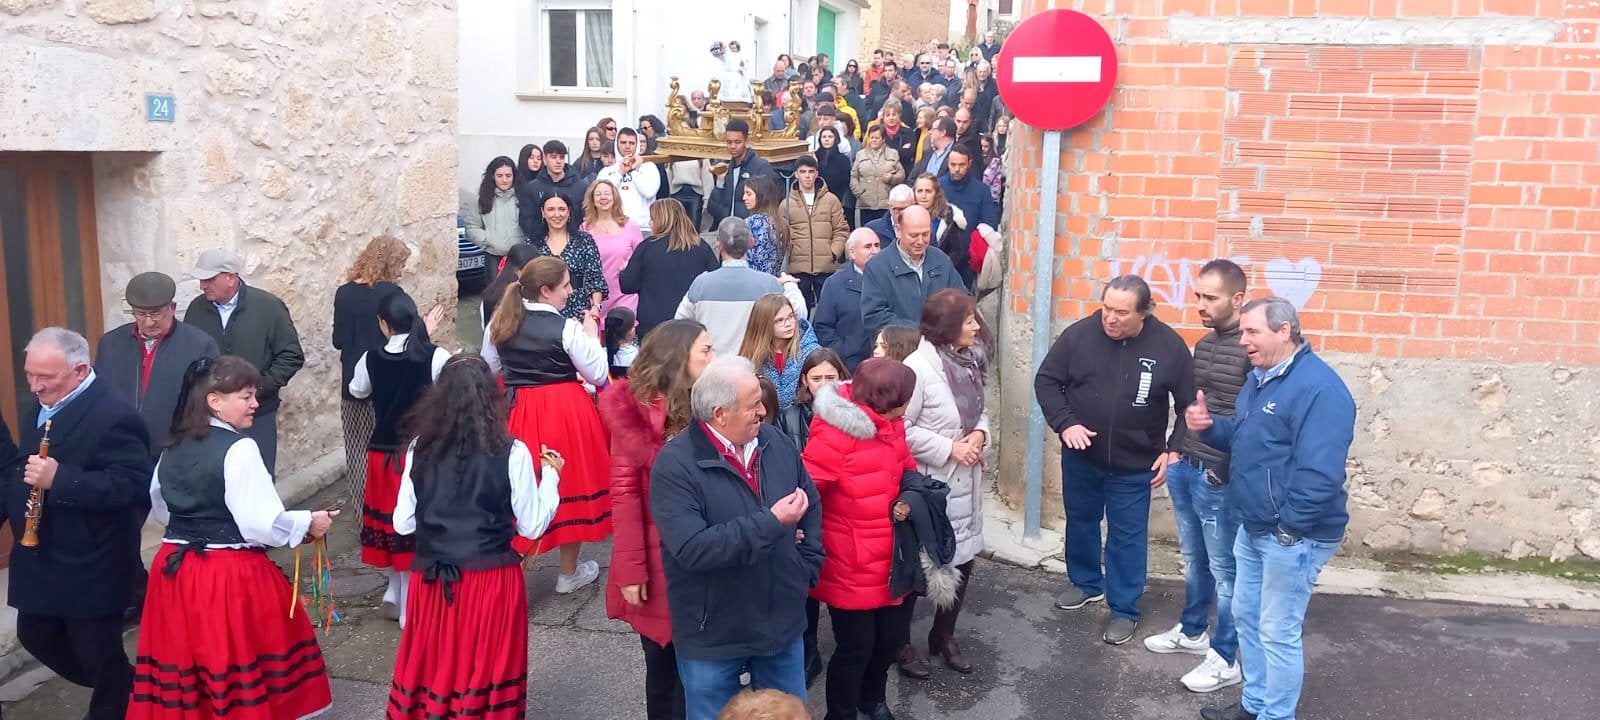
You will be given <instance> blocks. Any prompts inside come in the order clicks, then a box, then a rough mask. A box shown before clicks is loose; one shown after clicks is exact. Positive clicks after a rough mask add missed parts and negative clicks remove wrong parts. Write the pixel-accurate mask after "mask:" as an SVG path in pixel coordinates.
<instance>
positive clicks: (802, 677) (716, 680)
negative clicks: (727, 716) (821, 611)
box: [678, 635, 806, 720]
mask: <svg viewBox="0 0 1600 720" xmlns="http://www.w3.org/2000/svg"><path fill="white" fill-rule="evenodd" d="M746 667H748V668H749V669H750V686H751V687H753V688H756V689H758V690H761V689H766V688H771V689H773V690H782V691H783V692H786V693H789V694H790V695H794V696H795V697H798V698H800V699H801V700H804V699H805V697H806V652H805V643H803V642H801V640H800V636H798V635H797V636H795V638H794V641H793V642H791V643H789V645H788V647H786V648H784V649H783V650H781V651H779V652H778V653H777V654H776V655H764V656H759V657H736V658H726V659H722V660H691V659H689V658H686V657H684V656H683V653H681V652H680V653H678V679H679V680H680V681H682V682H683V699H684V705H685V706H686V708H687V710H688V720H716V718H717V714H718V713H721V712H722V706H724V705H727V704H728V701H729V700H731V699H733V696H734V695H735V694H736V693H738V692H739V673H741V672H743V671H744V669H745V668H746Z"/></svg>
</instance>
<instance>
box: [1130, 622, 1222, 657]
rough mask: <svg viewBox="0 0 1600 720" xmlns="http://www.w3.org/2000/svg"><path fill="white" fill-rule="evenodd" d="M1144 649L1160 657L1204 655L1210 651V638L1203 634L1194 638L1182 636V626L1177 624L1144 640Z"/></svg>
mask: <svg viewBox="0 0 1600 720" xmlns="http://www.w3.org/2000/svg"><path fill="white" fill-rule="evenodd" d="M1144 647H1145V649H1146V650H1149V651H1150V652H1153V653H1161V654H1162V655H1168V654H1171V653H1188V654H1190V655H1204V654H1206V652H1207V651H1209V650H1210V649H1211V637H1210V636H1209V635H1206V634H1205V633H1203V632H1202V633H1200V637H1196V638H1191V637H1189V636H1187V635H1184V634H1183V624H1182V623H1179V624H1177V625H1173V626H1172V629H1171V630H1168V631H1166V632H1164V633H1161V634H1159V635H1151V636H1150V637H1147V638H1145V639H1144Z"/></svg>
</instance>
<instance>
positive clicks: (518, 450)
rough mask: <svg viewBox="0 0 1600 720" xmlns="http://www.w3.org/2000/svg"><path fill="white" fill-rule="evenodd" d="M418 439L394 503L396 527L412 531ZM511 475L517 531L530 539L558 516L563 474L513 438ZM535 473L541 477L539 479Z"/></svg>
mask: <svg viewBox="0 0 1600 720" xmlns="http://www.w3.org/2000/svg"><path fill="white" fill-rule="evenodd" d="M416 449H417V441H415V440H412V441H411V446H410V447H407V448H406V462H405V469H404V470H402V471H401V473H400V498H399V501H398V502H396V503H395V506H394V531H395V532H397V533H399V534H401V535H410V534H412V533H414V532H416V531H417V486H416V485H415V484H414V483H412V481H411V465H412V454H413V453H414V452H416ZM506 471H507V472H508V473H510V475H511V511H512V513H513V514H515V515H516V516H517V534H518V535H521V536H523V537H525V538H528V539H529V540H534V539H537V538H538V537H539V536H540V535H543V534H544V531H545V528H548V527H549V526H550V521H551V520H553V519H555V516H556V506H557V505H560V504H561V491H560V488H559V483H560V482H561V477H560V475H559V474H558V473H556V470H555V468H552V467H550V466H549V465H545V464H544V463H539V464H538V465H537V467H536V466H535V464H534V459H533V453H531V452H528V446H527V445H524V444H522V441H521V440H512V441H511V459H510V461H509V462H507V463H506ZM535 477H537V478H538V479H537V480H535Z"/></svg>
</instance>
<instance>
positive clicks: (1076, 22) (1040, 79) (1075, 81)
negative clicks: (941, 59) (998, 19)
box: [995, 10, 1117, 130]
mask: <svg viewBox="0 0 1600 720" xmlns="http://www.w3.org/2000/svg"><path fill="white" fill-rule="evenodd" d="M995 79H996V80H997V81H998V83H999V87H1000V98H1001V99H1002V100H1004V101H1005V103H1006V107H1007V108H1008V109H1010V110H1011V113H1012V114H1013V115H1016V116H1017V118H1018V119H1020V120H1022V121H1023V122H1025V123H1027V124H1029V125H1032V126H1034V127H1036V128H1040V129H1043V130H1066V129H1069V128H1074V127H1077V126H1079V125H1082V124H1083V123H1084V122H1085V121H1087V120H1088V119H1089V118H1092V117H1094V116H1095V114H1096V113H1099V112H1100V108H1102V107H1105V104H1106V102H1107V101H1108V100H1110V99H1111V91H1112V89H1113V88H1115V87H1116V84H1117V48H1116V46H1115V45H1114V44H1112V42H1111V36H1110V35H1108V34H1106V31H1105V28H1103V27H1100V23H1098V22H1096V21H1095V19H1094V18H1092V17H1089V16H1088V15H1085V14H1083V13H1081V12H1077V11H1075V10H1046V11H1044V12H1042V13H1039V14H1037V15H1034V16H1032V17H1029V18H1028V19H1027V20H1024V21H1022V24H1020V25H1018V26H1017V27H1016V29H1015V30H1012V31H1011V35H1010V36H1008V37H1007V38H1006V42H1005V45H1004V46H1002V47H1001V49H1000V58H999V65H998V67H996V68H995Z"/></svg>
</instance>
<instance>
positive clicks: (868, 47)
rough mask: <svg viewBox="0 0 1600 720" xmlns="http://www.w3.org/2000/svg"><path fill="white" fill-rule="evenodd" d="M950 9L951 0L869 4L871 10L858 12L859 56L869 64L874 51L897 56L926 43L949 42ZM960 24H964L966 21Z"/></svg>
mask: <svg viewBox="0 0 1600 720" xmlns="http://www.w3.org/2000/svg"><path fill="white" fill-rule="evenodd" d="M962 1H963V2H964V1H965V0H962ZM950 9H951V0H881V1H880V2H874V3H872V7H869V8H867V9H865V10H862V11H861V49H860V56H859V57H862V58H866V61H867V62H871V61H872V51H873V50H877V49H880V48H881V49H884V50H892V51H894V52H895V53H897V54H903V53H910V52H919V51H921V50H922V49H923V48H924V47H926V46H927V44H928V41H929V40H946V39H948V38H949V36H950V22H951V21H950V17H951V14H950ZM962 12H963V13H965V12H966V11H965V10H963V11H962ZM963 17H964V16H963ZM962 22H963V23H965V20H963V21H962Z"/></svg>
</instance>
